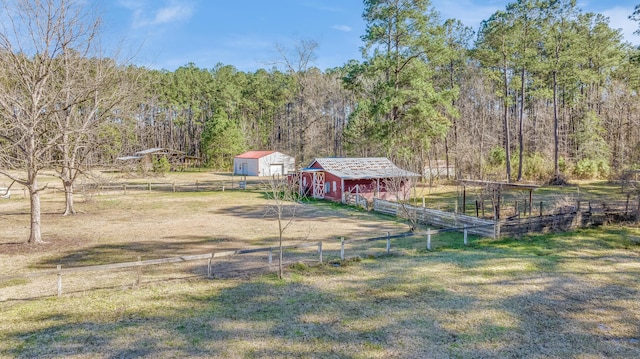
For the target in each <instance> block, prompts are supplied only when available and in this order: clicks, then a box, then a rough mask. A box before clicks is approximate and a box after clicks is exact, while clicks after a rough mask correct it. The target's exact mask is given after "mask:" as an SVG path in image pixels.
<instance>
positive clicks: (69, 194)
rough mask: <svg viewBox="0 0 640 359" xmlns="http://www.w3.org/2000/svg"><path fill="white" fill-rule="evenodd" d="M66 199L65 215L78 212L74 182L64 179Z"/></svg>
mask: <svg viewBox="0 0 640 359" xmlns="http://www.w3.org/2000/svg"><path fill="white" fill-rule="evenodd" d="M63 185H64V199H65V209H64V213H63V214H62V215H63V216H68V215H74V214H76V210H75V207H74V202H73V182H71V181H64V182H63Z"/></svg>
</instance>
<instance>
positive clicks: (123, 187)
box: [122, 184, 127, 194]
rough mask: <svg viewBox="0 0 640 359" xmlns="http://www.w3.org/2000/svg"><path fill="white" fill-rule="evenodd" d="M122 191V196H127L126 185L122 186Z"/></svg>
mask: <svg viewBox="0 0 640 359" xmlns="http://www.w3.org/2000/svg"><path fill="white" fill-rule="evenodd" d="M122 191H123V192H124V194H127V185H126V184H123V185H122Z"/></svg>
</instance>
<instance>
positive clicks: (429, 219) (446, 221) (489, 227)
mask: <svg viewBox="0 0 640 359" xmlns="http://www.w3.org/2000/svg"><path fill="white" fill-rule="evenodd" d="M373 210H374V211H376V212H380V213H385V214H388V215H392V216H398V215H402V213H400V212H406V213H408V214H410V215H412V216H415V218H416V219H417V221H418V222H420V223H421V224H426V225H432V226H435V227H440V228H445V229H447V230H449V231H453V230H455V231H463V230H464V228H467V230H468V231H469V233H472V234H476V235H479V236H483V237H495V236H496V232H495V228H494V227H495V222H494V221H490V220H486V219H481V218H477V217H471V216H467V215H464V214H458V213H451V212H444V211H439V210H436V209H430V208H425V207H418V206H411V205H408V204H401V203H397V202H390V201H384V200H380V199H375V200H374V201H373Z"/></svg>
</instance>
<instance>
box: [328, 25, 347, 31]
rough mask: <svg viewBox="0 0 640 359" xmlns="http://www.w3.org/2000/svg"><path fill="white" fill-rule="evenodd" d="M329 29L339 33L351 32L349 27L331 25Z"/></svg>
mask: <svg viewBox="0 0 640 359" xmlns="http://www.w3.org/2000/svg"><path fill="white" fill-rule="evenodd" d="M331 28H332V29H335V30H339V31H344V32H349V31H351V27H350V26H347V25H333V26H331Z"/></svg>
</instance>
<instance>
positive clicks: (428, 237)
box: [427, 228, 431, 251]
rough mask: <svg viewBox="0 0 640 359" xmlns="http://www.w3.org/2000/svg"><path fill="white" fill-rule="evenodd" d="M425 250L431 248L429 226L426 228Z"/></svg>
mask: <svg viewBox="0 0 640 359" xmlns="http://www.w3.org/2000/svg"><path fill="white" fill-rule="evenodd" d="M427 250H428V251H430V250H431V228H427Z"/></svg>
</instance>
